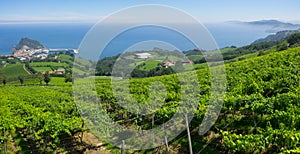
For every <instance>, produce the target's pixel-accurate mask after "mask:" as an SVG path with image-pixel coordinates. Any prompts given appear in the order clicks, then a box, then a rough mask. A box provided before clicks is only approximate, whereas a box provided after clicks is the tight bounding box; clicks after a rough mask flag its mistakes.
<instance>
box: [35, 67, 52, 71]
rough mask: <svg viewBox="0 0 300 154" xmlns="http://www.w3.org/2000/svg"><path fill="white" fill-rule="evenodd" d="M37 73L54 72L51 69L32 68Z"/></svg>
mask: <svg viewBox="0 0 300 154" xmlns="http://www.w3.org/2000/svg"><path fill="white" fill-rule="evenodd" d="M32 68H33V69H34V70H35V71H37V72H47V71H48V72H50V71H53V70H52V69H51V67H32Z"/></svg>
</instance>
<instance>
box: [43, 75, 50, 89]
mask: <svg viewBox="0 0 300 154" xmlns="http://www.w3.org/2000/svg"><path fill="white" fill-rule="evenodd" d="M44 81H45V82H46V85H47V86H48V83H49V82H50V81H51V78H50V75H49V72H46V74H45V75H44Z"/></svg>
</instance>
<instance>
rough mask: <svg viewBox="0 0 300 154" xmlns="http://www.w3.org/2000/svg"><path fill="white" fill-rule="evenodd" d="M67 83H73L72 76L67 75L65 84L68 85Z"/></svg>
mask: <svg viewBox="0 0 300 154" xmlns="http://www.w3.org/2000/svg"><path fill="white" fill-rule="evenodd" d="M67 82H72V76H71V74H66V75H65V83H67Z"/></svg>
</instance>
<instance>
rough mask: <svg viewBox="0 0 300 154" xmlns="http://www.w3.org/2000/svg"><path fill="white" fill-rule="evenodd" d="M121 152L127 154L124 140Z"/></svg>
mask: <svg viewBox="0 0 300 154" xmlns="http://www.w3.org/2000/svg"><path fill="white" fill-rule="evenodd" d="M121 154H125V141H124V140H122V148H121Z"/></svg>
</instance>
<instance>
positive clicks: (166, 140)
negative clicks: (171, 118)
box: [163, 123, 169, 152]
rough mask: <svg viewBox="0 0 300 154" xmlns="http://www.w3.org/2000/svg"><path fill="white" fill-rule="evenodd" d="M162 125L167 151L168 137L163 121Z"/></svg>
mask: <svg viewBox="0 0 300 154" xmlns="http://www.w3.org/2000/svg"><path fill="white" fill-rule="evenodd" d="M163 127H164V139H165V144H166V150H167V152H169V145H168V138H167V133H166V127H165V123H164V124H163Z"/></svg>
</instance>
